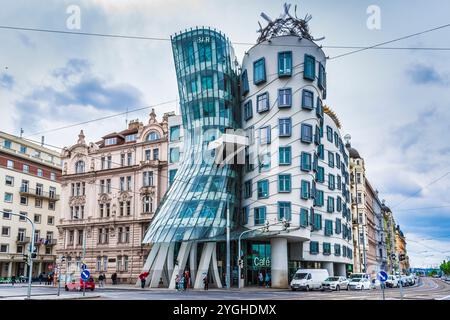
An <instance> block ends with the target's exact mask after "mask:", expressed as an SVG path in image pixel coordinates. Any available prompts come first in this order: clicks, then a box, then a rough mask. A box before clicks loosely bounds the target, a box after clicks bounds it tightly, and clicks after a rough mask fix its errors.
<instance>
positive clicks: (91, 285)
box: [65, 277, 95, 291]
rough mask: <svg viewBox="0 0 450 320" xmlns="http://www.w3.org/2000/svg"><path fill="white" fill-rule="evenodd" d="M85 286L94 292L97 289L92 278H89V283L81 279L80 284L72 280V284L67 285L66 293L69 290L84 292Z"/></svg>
mask: <svg viewBox="0 0 450 320" xmlns="http://www.w3.org/2000/svg"><path fill="white" fill-rule="evenodd" d="M85 286H86V290H91V291H94V289H95V282H94V279H93V278H92V277H91V278H89V280H88V281H86V282H84V281H83V280H82V279H81V278H80V281H79V282H78V283H77V282H76V281H75V280H72V281H71V282H69V283H66V285H65V289H66V291H69V290H73V291H83V289H84V287H85Z"/></svg>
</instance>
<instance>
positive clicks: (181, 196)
mask: <svg viewBox="0 0 450 320" xmlns="http://www.w3.org/2000/svg"><path fill="white" fill-rule="evenodd" d="M171 40H172V50H173V56H174V62H175V69H176V74H177V82H178V91H179V96H180V107H181V115H182V121H183V129H184V134H185V139H184V146H183V149H184V153H183V156H182V158H181V159H180V163H181V164H180V167H179V169H178V172H177V174H176V176H175V180H174V182H173V184H172V185H171V187H170V189H169V191H168V192H167V193H166V195H165V197H164V199H163V200H162V203H161V205H160V206H159V208H158V210H157V212H156V215H155V217H154V219H153V221H152V223H151V224H150V226H149V229H148V230H147V233H146V235H145V238H144V241H143V242H144V243H151V244H153V248H155V250H154V249H152V251H153V252H152V253H151V254H150V256H149V259H148V260H147V268H148V269H155V268H156V269H161V268H166V267H164V265H163V262H161V264H160V265H159V266H154V267H151V265H152V263H153V262H152V261H153V260H154V261H159V260H160V261H167V269H168V270H169V272H168V276H167V278H168V281H169V282H170V281H171V280H170V279H171V274H174V273H175V270H171V263H173V261H174V260H175V256H176V257H177V260H176V261H178V260H181V261H186V259H187V256H189V254H190V253H189V251H190V250H191V249H189V248H190V247H193V243H194V242H195V246H197V242H208V243H209V244H210V247H208V248H207V249H205V248H206V245H205V247H204V248H203V250H202V258H201V261H200V264H201V263H202V261H207V260H208V261H210V259H213V260H217V259H216V257H215V255H216V248H215V242H214V241H217V240H218V239H223V238H224V235H225V233H226V226H227V225H226V223H227V221H226V216H227V215H226V211H227V208H228V206H229V207H230V228H231V230H233V229H234V228H235V227H236V226H237V212H238V210H237V207H238V195H239V191H238V178H239V177H238V173H237V165H234V164H225V165H218V164H216V163H215V160H214V159H215V157H216V152H217V151H216V149H210V148H208V146H209V143H210V142H211V141H214V140H217V139H218V138H219V137H220V136H221V135H222V134H223V133H225V131H226V130H227V129H237V128H238V126H239V118H238V110H239V89H238V76H237V71H236V67H237V65H238V64H237V62H236V59H235V56H234V51H233V49H232V47H231V45H230V42H229V40H228V39H227V38H226V37H225V36H224V35H223V34H222V33H220V32H217V31H215V30H211V29H207V28H201V29H199V28H197V29H191V30H189V31H186V32H183V33H181V34H175V35H174V36H173V37H172V38H171ZM180 242H181V247H180ZM175 244H177V245H175ZM173 247H174V248H173ZM208 250H209V251H208ZM155 251H156V252H155ZM206 251H208V252H209V255H210V257H209V258H207V257H205V258H203V254H204V253H203V252H206ZM156 255H157V256H158V257H160V258H158V257H157V256H156ZM164 256H167V259H165V258H164ZM158 259H159V260H158ZM183 259H184V260H183ZM193 260H196V258H195V259H193ZM155 263H156V264H158V262H155ZM164 263H166V262H164ZM194 263H195V262H194ZM213 264H214V262H213ZM176 265H177V264H176ZM208 266H209V263H208V265H207V266H206V267H208ZM172 267H173V266H172ZM180 268H183V266H180ZM191 268H192V266H191ZM199 269H201V268H200V267H199ZM164 270H165V269H164ZM207 271H208V269H206V272H207ZM160 274H161V272H160ZM162 274H163V275H164V273H162ZM152 281H153V280H152Z"/></svg>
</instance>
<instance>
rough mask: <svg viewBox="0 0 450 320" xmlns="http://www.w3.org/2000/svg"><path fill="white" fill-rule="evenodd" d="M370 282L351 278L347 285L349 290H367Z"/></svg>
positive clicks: (365, 279)
mask: <svg viewBox="0 0 450 320" xmlns="http://www.w3.org/2000/svg"><path fill="white" fill-rule="evenodd" d="M370 286H371V284H370V280H369V279H367V278H353V279H350V282H349V284H348V287H349V290H369V289H370Z"/></svg>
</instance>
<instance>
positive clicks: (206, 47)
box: [197, 41, 212, 62]
mask: <svg viewBox="0 0 450 320" xmlns="http://www.w3.org/2000/svg"><path fill="white" fill-rule="evenodd" d="M197 46H198V59H199V61H200V62H206V61H211V58H212V54H211V43H210V42H206V41H205V42H198V43H197Z"/></svg>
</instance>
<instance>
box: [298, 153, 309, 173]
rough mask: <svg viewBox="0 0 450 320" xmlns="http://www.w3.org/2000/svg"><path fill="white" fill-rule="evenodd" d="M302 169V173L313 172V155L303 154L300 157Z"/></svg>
mask: <svg viewBox="0 0 450 320" xmlns="http://www.w3.org/2000/svg"><path fill="white" fill-rule="evenodd" d="M300 168H301V170H302V171H305V172H309V171H311V154H310V153H307V152H302V153H301V156H300Z"/></svg>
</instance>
